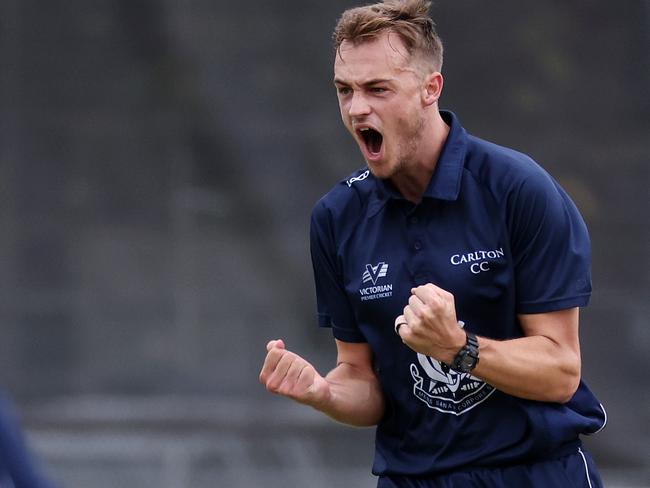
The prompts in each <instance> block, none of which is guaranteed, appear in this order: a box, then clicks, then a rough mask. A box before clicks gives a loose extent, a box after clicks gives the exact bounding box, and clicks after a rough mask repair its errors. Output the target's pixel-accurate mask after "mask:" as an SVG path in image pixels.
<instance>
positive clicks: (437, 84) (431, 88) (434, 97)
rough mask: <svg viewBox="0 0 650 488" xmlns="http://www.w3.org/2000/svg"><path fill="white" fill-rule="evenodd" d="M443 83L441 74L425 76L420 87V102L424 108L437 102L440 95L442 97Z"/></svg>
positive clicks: (436, 72) (435, 73) (434, 73)
mask: <svg viewBox="0 0 650 488" xmlns="http://www.w3.org/2000/svg"><path fill="white" fill-rule="evenodd" d="M443 83H444V80H443V78H442V73H440V72H438V71H435V72H433V73H429V74H428V75H427V76H426V78H425V79H424V86H423V87H422V102H423V103H424V105H425V106H429V105H433V104H434V103H436V102H437V101H438V99H439V98H440V95H442V85H443Z"/></svg>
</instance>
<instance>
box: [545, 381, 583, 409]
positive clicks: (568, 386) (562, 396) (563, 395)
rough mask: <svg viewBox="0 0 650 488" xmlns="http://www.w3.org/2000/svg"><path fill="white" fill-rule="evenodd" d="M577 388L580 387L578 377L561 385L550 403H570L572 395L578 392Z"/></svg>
mask: <svg viewBox="0 0 650 488" xmlns="http://www.w3.org/2000/svg"><path fill="white" fill-rule="evenodd" d="M578 386H580V376H579V375H578V376H577V377H575V378H573V377H572V378H570V379H567V380H566V381H565V382H564V383H563V384H562V385H561V388H558V390H557V392H556V394H555V398H553V400H552V401H554V402H556V403H567V402H569V401H571V399H572V398H573V395H575V393H576V391H578Z"/></svg>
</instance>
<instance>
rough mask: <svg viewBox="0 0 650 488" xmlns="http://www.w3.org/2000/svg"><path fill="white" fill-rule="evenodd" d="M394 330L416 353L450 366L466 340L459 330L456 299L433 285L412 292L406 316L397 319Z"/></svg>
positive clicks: (405, 308) (405, 310) (405, 311)
mask: <svg viewBox="0 0 650 488" xmlns="http://www.w3.org/2000/svg"><path fill="white" fill-rule="evenodd" d="M398 326H399V327H398ZM395 330H397V331H398V334H399V336H400V337H401V338H402V341H403V342H404V344H406V345H407V346H409V347H410V348H411V349H413V350H414V351H416V352H419V353H422V354H425V355H427V356H431V357H433V358H435V359H437V360H439V361H443V362H446V363H448V364H449V363H450V362H451V361H453V358H454V356H455V355H456V353H457V352H458V351H459V350H460V348H462V347H463V346H464V345H465V340H466V339H465V333H464V332H463V331H462V330H461V329H460V328H459V327H458V320H457V318H456V306H455V303H454V296H453V295H452V294H451V293H449V292H448V291H445V290H443V289H442V288H439V287H437V286H435V285H433V284H431V283H428V284H426V285H423V286H418V287H416V288H413V289H412V290H411V297H410V298H409V302H408V305H406V307H404V313H403V315H400V316H398V317H397V318H396V319H395Z"/></svg>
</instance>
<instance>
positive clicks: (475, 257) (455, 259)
mask: <svg viewBox="0 0 650 488" xmlns="http://www.w3.org/2000/svg"><path fill="white" fill-rule="evenodd" d="M504 257H505V253H504V252H503V248H502V247H500V248H499V249H492V250H490V251H481V250H479V251H472V252H468V253H464V254H460V253H458V254H453V255H452V256H451V257H450V258H449V261H450V262H451V264H453V265H454V266H466V267H467V268H468V269H469V270H470V271H471V272H472V274H479V273H484V272H486V271H490V264H493V263H496V262H498V260H500V259H503V258H504Z"/></svg>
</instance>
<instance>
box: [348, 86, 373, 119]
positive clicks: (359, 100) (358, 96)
mask: <svg viewBox="0 0 650 488" xmlns="http://www.w3.org/2000/svg"><path fill="white" fill-rule="evenodd" d="M370 111H371V109H370V104H369V103H368V100H367V99H366V97H365V96H364V95H363V93H359V92H354V93H353V95H352V100H350V107H349V108H348V114H349V115H350V117H360V116H363V115H368V114H369V113H370Z"/></svg>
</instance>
